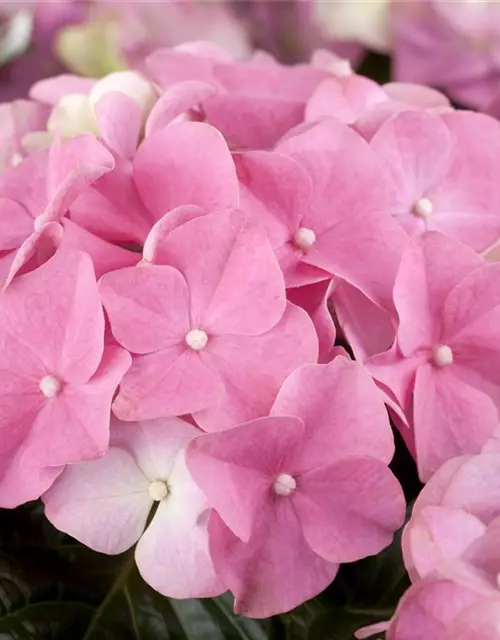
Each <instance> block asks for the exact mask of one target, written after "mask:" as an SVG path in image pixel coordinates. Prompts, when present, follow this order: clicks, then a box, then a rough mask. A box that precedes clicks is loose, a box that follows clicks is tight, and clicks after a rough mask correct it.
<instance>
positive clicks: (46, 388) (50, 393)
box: [40, 376, 62, 398]
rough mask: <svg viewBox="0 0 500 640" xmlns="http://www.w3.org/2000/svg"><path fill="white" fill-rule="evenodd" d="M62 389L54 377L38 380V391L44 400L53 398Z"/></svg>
mask: <svg viewBox="0 0 500 640" xmlns="http://www.w3.org/2000/svg"><path fill="white" fill-rule="evenodd" d="M61 389H62V381H61V380H59V378H56V376H45V378H42V379H41V380H40V391H41V392H42V393H43V395H44V396H45V397H46V398H54V397H55V396H57V395H59V393H60V392H61Z"/></svg>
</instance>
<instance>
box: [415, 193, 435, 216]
mask: <svg viewBox="0 0 500 640" xmlns="http://www.w3.org/2000/svg"><path fill="white" fill-rule="evenodd" d="M433 211H434V205H433V204H432V202H431V201H430V200H429V198H420V200H417V201H416V202H415V204H414V205H413V213H414V214H415V215H416V216H418V217H419V218H424V220H425V218H428V217H429V216H430V215H432V213H433Z"/></svg>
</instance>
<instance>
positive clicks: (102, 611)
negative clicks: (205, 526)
mask: <svg viewBox="0 0 500 640" xmlns="http://www.w3.org/2000/svg"><path fill="white" fill-rule="evenodd" d="M276 625H278V627H279V628H280V627H281V623H280V622H279V620H277V619H276V620H274V621H264V622H258V621H254V620H248V619H245V618H242V617H239V616H236V615H234V614H233V613H232V600H231V598H230V597H229V596H227V595H224V596H221V597H219V598H214V599H207V600H182V601H181V600H169V599H168V598H165V597H163V596H161V595H160V594H158V593H157V592H155V591H154V590H153V589H151V588H150V587H149V586H148V585H147V584H146V583H145V582H144V581H143V580H142V578H141V577H140V575H139V573H138V571H137V569H136V567H135V563H134V557H133V552H129V553H127V554H123V555H121V556H114V557H113V556H104V555H101V554H98V553H94V552H93V551H91V550H89V549H87V548H86V547H84V546H83V545H80V544H78V543H76V542H75V541H74V540H72V539H71V538H69V537H68V536H64V535H63V534H61V533H59V532H58V531H56V530H55V529H54V528H53V527H52V526H51V525H50V524H49V523H48V522H47V521H46V520H45V518H44V516H43V511H42V509H41V507H40V505H29V506H27V507H23V508H21V509H16V510H14V511H4V510H0V639H1V640H7V639H8V640H157V639H158V640H268V639H269V638H271V637H273V640H274V638H275V636H274V635H273V636H271V635H270V634H271V630H272V629H274V628H275V627H276Z"/></svg>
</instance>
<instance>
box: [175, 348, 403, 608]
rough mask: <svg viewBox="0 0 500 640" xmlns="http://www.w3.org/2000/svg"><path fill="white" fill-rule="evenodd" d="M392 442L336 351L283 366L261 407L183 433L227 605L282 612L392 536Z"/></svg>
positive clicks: (363, 377)
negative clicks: (264, 414) (200, 432)
mask: <svg viewBox="0 0 500 640" xmlns="http://www.w3.org/2000/svg"><path fill="white" fill-rule="evenodd" d="M346 424H349V429H345V425H346ZM393 448H394V444H393V441H392V435H391V432H390V429H389V422H388V419H387V413H386V411H385V408H384V406H383V403H382V397H381V396H380V394H379V392H378V391H377V389H376V387H375V386H374V385H373V383H372V381H371V380H370V378H369V376H367V374H366V372H365V371H364V370H363V369H362V368H361V367H360V365H358V364H356V363H353V362H349V361H348V360H347V359H346V358H343V357H337V358H336V359H335V360H334V361H333V362H332V363H331V364H329V365H307V366H304V367H301V368H299V369H298V370H296V371H295V372H294V373H292V374H291V376H290V377H289V378H287V380H286V381H285V382H284V384H283V387H282V388H281V390H280V392H279V394H278V397H277V399H276V402H275V404H274V406H273V408H272V411H271V415H270V417H268V418H261V419H259V420H254V421H252V422H249V423H247V424H244V425H240V426H237V427H235V428H234V429H231V430H229V431H226V432H223V433H217V434H210V435H206V436H201V437H200V438H197V439H196V440H194V441H193V443H192V444H191V445H190V446H189V448H188V452H187V461H188V467H189V470H190V471H191V473H192V475H193V477H194V479H195V480H196V482H197V483H198V484H199V486H200V487H201V489H202V490H203V492H204V493H205V495H206V496H207V498H208V499H209V501H210V503H211V504H212V505H213V507H214V512H213V514H212V515H211V517H210V521H209V534H210V553H211V556H212V559H213V561H214V564H215V568H216V571H217V573H218V574H219V575H220V576H221V578H222V580H223V581H224V582H225V584H226V585H227V586H228V587H229V589H230V590H231V591H232V592H233V593H234V595H235V596H236V602H235V610H236V612H239V613H244V614H245V615H247V616H250V617H267V616H270V615H273V614H276V613H281V612H284V611H288V610H290V609H292V608H293V607H295V606H297V605H298V604H300V603H301V602H303V601H304V600H307V599H308V598H311V597H313V596H315V595H316V594H317V593H319V592H320V591H322V590H323V589H324V588H325V587H326V586H327V585H328V584H329V583H330V582H331V581H332V580H333V578H334V577H335V574H336V573H337V570H338V566H339V564H340V563H342V562H351V561H354V560H357V559H359V558H363V557H365V556H368V555H371V554H375V553H377V552H378V551H380V550H381V549H383V548H384V547H385V546H387V545H388V544H389V543H390V540H391V538H392V535H393V532H394V531H395V530H396V529H397V528H398V527H399V526H400V525H401V523H402V521H403V519H404V497H403V494H402V491H401V487H400V486H399V484H398V482H397V481H396V479H395V478H394V476H392V474H391V472H390V471H389V470H388V468H387V464H388V463H389V461H390V459H391V457H392V454H393Z"/></svg>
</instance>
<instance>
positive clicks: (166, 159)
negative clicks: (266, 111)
mask: <svg viewBox="0 0 500 640" xmlns="http://www.w3.org/2000/svg"><path fill="white" fill-rule="evenodd" d="M134 181H135V184H136V185H137V188H138V190H139V193H140V196H141V198H142V199H143V201H144V204H145V205H146V207H147V208H148V209H149V211H150V212H151V213H152V214H153V216H154V218H155V219H156V220H158V219H159V218H161V217H162V216H163V215H164V214H165V213H167V211H170V210H171V209H175V208H176V207H179V206H181V205H184V204H192V205H196V206H199V207H201V208H202V209H204V210H205V211H206V212H210V211H215V210H217V209H225V208H230V207H238V205H239V194H238V182H237V178H236V171H235V168H234V164H233V161H232V159H231V154H230V152H229V149H228V148H227V145H226V143H225V141H224V138H223V137H222V135H221V134H220V133H219V131H217V129H215V128H214V127H211V126H209V125H207V124H203V123H200V122H181V123H178V124H173V125H171V126H169V127H164V128H163V129H161V130H159V131H157V132H155V133H154V135H151V136H150V137H149V138H147V139H146V140H145V141H144V142H143V143H142V145H141V146H140V148H139V151H138V152H137V154H136V156H135V159H134Z"/></svg>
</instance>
